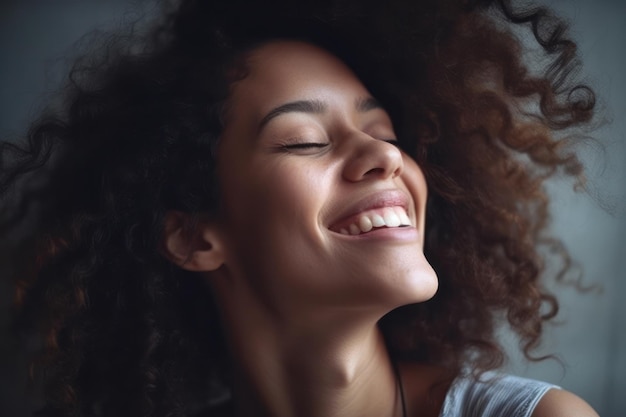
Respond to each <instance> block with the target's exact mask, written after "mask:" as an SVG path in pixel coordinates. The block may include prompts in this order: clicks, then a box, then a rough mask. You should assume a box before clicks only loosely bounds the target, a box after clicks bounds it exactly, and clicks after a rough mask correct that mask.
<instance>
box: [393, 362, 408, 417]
mask: <svg viewBox="0 0 626 417" xmlns="http://www.w3.org/2000/svg"><path fill="white" fill-rule="evenodd" d="M391 364H392V367H393V373H394V375H395V377H396V382H397V384H398V389H399V390H400V403H401V404H402V417H407V415H406V401H405V399H404V387H403V386H402V376H400V370H399V369H398V364H397V363H396V361H391Z"/></svg>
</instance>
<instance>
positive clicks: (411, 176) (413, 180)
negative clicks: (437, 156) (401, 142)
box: [402, 154, 428, 211]
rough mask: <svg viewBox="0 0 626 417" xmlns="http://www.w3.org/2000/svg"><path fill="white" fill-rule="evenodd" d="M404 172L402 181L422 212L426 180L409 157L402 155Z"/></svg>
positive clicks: (424, 202) (424, 204)
mask: <svg viewBox="0 0 626 417" xmlns="http://www.w3.org/2000/svg"><path fill="white" fill-rule="evenodd" d="M403 159H404V172H403V174H402V179H403V180H404V183H405V184H406V186H407V187H408V189H409V192H410V193H411V195H412V196H413V198H414V199H415V205H416V206H417V207H418V208H419V209H420V210H421V211H423V209H424V207H425V206H426V198H427V196H428V188H427V186H426V178H424V173H423V172H422V169H421V168H420V167H419V165H417V163H416V162H415V161H414V160H413V158H411V157H410V156H408V155H406V154H403Z"/></svg>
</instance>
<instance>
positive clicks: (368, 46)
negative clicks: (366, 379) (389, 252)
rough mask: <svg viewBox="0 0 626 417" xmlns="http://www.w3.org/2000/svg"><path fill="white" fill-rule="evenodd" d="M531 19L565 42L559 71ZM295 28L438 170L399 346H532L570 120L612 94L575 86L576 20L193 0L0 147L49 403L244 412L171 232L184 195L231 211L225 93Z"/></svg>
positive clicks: (427, 6)
mask: <svg viewBox="0 0 626 417" xmlns="http://www.w3.org/2000/svg"><path fill="white" fill-rule="evenodd" d="M243 11H245V12H243ZM515 25H519V26H520V27H526V28H530V30H532V33H533V34H534V39H535V40H536V42H537V43H538V44H539V45H540V46H541V48H542V49H543V51H544V52H545V54H546V56H547V57H548V58H549V62H550V63H549V65H548V66H547V67H546V68H545V69H544V71H543V73H533V72H532V71H531V70H530V68H529V66H528V65H527V63H526V62H524V60H523V51H524V49H523V47H522V44H521V42H520V40H518V39H517V38H516V36H515V35H514V33H513V30H512V27H513V26H515ZM285 38H287V39H299V40H304V41H307V42H311V43H314V44H317V45H319V46H321V47H323V48H325V49H327V50H329V51H330V52H331V53H333V54H335V55H337V56H338V57H339V58H340V59H342V60H343V61H344V62H346V64H347V65H349V66H350V67H351V68H352V69H353V70H354V71H355V73H356V74H357V76H358V77H359V78H360V79H361V80H362V81H363V82H364V84H365V85H366V86H367V87H368V89H369V90H370V91H371V92H372V93H373V95H374V96H375V97H377V99H378V100H379V101H381V103H382V104H383V106H384V107H385V108H386V109H387V110H388V111H389V113H390V115H391V117H392V120H393V122H394V126H395V128H396V131H397V132H398V133H399V136H400V142H401V147H402V148H403V149H404V150H405V151H406V152H407V153H409V154H410V155H411V156H412V157H413V158H414V159H415V160H416V161H417V162H418V164H419V165H420V166H421V168H422V169H423V171H424V173H425V176H426V179H427V183H428V187H429V190H430V191H429V201H428V213H427V216H428V217H427V241H426V247H425V251H426V256H427V258H428V259H429V261H430V262H431V264H432V265H433V267H434V268H435V270H436V271H437V274H438V277H439V281H440V286H439V292H438V294H437V295H436V296H435V297H434V298H433V299H432V300H430V301H428V302H424V303H420V304H416V305H410V306H405V307H402V308H399V309H397V310H395V311H393V312H391V313H389V314H388V315H387V316H386V317H384V318H383V319H382V320H381V322H380V327H381V329H382V330H383V333H384V334H385V337H386V339H387V342H388V344H389V349H390V352H391V355H392V357H393V358H395V359H403V360H413V361H420V362H427V363H433V364H438V365H441V366H444V367H447V368H449V369H450V370H452V371H453V372H459V371H460V370H461V367H463V366H466V365H469V367H470V368H471V369H474V370H476V371H478V372H480V371H484V370H488V369H493V368H496V367H498V366H500V365H501V364H502V362H503V359H504V353H503V349H502V348H501V347H500V345H499V344H498V342H497V340H496V337H495V334H494V333H495V330H496V326H497V324H498V321H499V320H500V319H501V318H503V319H506V321H508V323H509V325H510V327H511V328H512V329H513V330H514V331H515V332H516V333H517V334H518V336H519V338H520V343H521V347H522V349H523V351H524V354H525V355H526V357H527V358H529V359H532V358H534V357H533V356H532V352H533V348H534V347H536V346H537V345H538V343H539V341H540V337H541V333H542V326H543V325H544V323H545V322H546V321H547V320H549V319H551V318H552V317H554V315H555V314H556V311H557V306H558V304H557V301H556V299H555V297H554V296H553V295H551V294H549V293H547V292H546V291H545V290H544V289H543V288H542V285H541V282H540V278H541V277H542V272H543V271H544V265H543V258H542V247H557V245H558V243H557V241H555V240H554V239H552V238H551V237H549V236H547V235H546V231H545V229H546V225H547V222H548V217H549V213H548V196H547V195H546V192H545V189H544V181H545V179H546V178H548V177H549V176H551V175H553V174H555V173H558V172H563V173H566V174H568V175H571V176H573V177H574V178H576V179H577V180H578V181H579V182H581V183H582V181H583V177H582V167H581V164H580V163H579V161H578V159H577V158H576V156H575V154H574V153H573V152H572V151H570V150H569V149H570V147H569V146H568V145H569V142H568V140H567V135H559V132H566V131H567V129H570V128H575V127H578V126H581V125H584V124H586V123H589V122H590V120H591V119H592V116H593V109H594V101H595V99H594V94H593V92H592V91H591V90H590V89H589V88H588V87H587V86H585V85H581V84H577V83H576V81H575V80H572V78H573V77H572V71H573V70H575V69H576V68H577V59H576V45H575V44H574V43H573V42H572V41H571V40H569V39H567V37H566V26H565V25H564V24H563V23H562V22H561V21H560V20H559V19H557V18H556V17H554V16H553V15H552V14H551V13H550V12H549V11H548V10H547V9H545V8H531V9H528V8H527V9H525V10H519V9H514V8H513V7H512V6H511V5H510V4H509V2H508V1H506V0H500V1H489V0H473V1H472V0H444V1H441V0H439V1H437V0H422V1H409V0H392V1H389V2H385V3H384V4H383V2H378V1H371V0H368V1H356V0H324V1H320V0H317V1H311V2H291V1H287V0H282V1H281V0H274V1H271V2H253V1H247V0H230V1H228V2H222V1H200V0H196V1H194V0H188V1H182V2H181V3H180V5H179V6H178V7H176V8H175V9H172V10H170V11H169V12H168V13H166V14H165V18H164V20H163V21H161V22H160V23H159V24H158V25H157V26H156V27H155V28H153V29H152V30H151V31H150V32H149V33H148V34H147V35H144V36H139V35H136V36H135V37H133V38H132V39H131V40H129V39H128V38H127V37H123V36H121V37H115V36H111V37H110V38H108V41H107V43H106V44H104V45H103V47H102V48H101V49H100V50H99V54H98V55H96V54H93V55H90V56H88V57H85V58H83V59H81V60H78V61H77V62H76V64H75V66H74V67H73V69H72V71H71V73H70V77H69V83H68V84H67V86H66V87H65V89H64V91H63V98H64V102H63V103H64V104H63V105H62V106H61V107H60V108H56V109H54V110H52V109H51V110H50V111H48V112H47V113H46V114H44V115H43V116H42V117H41V118H40V119H39V120H37V121H36V122H35V123H34V124H33V125H32V127H31V130H30V131H29V133H28V135H27V137H26V140H25V141H24V142H23V143H20V144H15V143H10V142H3V143H2V144H1V148H0V150H1V155H2V156H1V160H0V162H1V164H2V165H1V168H2V169H1V174H0V175H1V177H0V193H1V196H2V211H1V212H0V231H1V236H2V238H1V246H0V248H1V252H0V253H2V268H3V272H4V273H5V274H6V275H7V276H10V277H12V279H15V280H16V283H17V284H16V306H17V308H16V312H17V315H16V328H18V329H20V330H21V331H27V332H36V333H38V334H40V335H41V336H42V340H43V347H42V355H41V356H40V358H39V360H38V362H37V363H38V364H39V365H41V367H43V368H44V369H45V371H46V372H45V375H44V376H45V384H44V386H45V396H46V400H47V405H46V406H45V408H44V409H43V410H41V415H44V416H83V415H84V416H108V415H116V416H126V415H129V416H130V415H133V416H139V415H141V416H144V415H145V416H147V415H163V416H183V415H221V414H222V413H226V412H227V408H226V409H225V408H224V404H225V403H226V404H227V402H224V401H222V400H223V398H224V390H225V389H227V388H228V386H229V369H230V366H229V361H230V358H229V352H228V351H227V349H226V348H225V346H224V341H223V337H222V331H221V329H220V321H219V318H218V313H217V311H216V307H215V305H214V302H213V301H212V300H211V297H212V296H211V294H210V293H209V292H208V291H207V290H206V288H205V286H204V285H203V284H202V282H201V280H200V278H199V277H198V276H196V275H194V274H193V273H191V272H188V271H184V270H182V269H180V268H178V267H176V266H174V265H172V264H170V263H169V262H168V261H167V260H165V259H164V258H163V257H162V256H161V255H160V251H159V248H160V245H161V240H162V233H163V223H164V218H165V215H166V213H167V212H168V211H170V210H181V211H184V212H188V213H191V214H192V215H194V216H195V217H194V218H195V219H196V220H197V221H201V218H202V216H203V215H205V214H206V213H211V212H212V211H214V210H215V209H216V207H217V204H218V201H219V196H220V193H219V190H218V187H217V184H218V181H217V179H216V175H215V172H214V171H215V166H216V163H217V162H216V153H215V149H216V144H217V142H218V140H219V137H220V133H221V131H222V128H223V119H224V114H225V112H226V111H227V105H228V95H229V87H230V85H231V84H232V83H233V82H234V81H235V80H237V79H240V78H242V77H245V76H246V71H247V68H246V62H245V57H246V53H247V52H248V51H251V50H252V49H254V48H255V47H256V46H258V45H260V44H262V43H263V42H267V41H271V40H273V39H285ZM188 229H189V230H188V232H189V233H193V231H194V225H193V224H189V225H188ZM564 256H566V255H564Z"/></svg>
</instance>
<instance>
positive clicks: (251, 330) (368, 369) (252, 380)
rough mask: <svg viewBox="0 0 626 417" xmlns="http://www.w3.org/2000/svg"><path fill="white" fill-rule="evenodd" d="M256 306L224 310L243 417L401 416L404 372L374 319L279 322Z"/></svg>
mask: <svg viewBox="0 0 626 417" xmlns="http://www.w3.org/2000/svg"><path fill="white" fill-rule="evenodd" d="M250 301H251V300H248V302H246V303H245V307H244V305H241V304H240V303H226V304H222V306H221V310H222V319H223V320H224V322H225V326H224V327H225V328H226V329H228V339H229V343H230V345H231V351H232V352H233V362H234V363H235V364H236V367H235V369H234V372H233V377H234V387H233V388H234V396H235V411H236V415H237V416H238V417H247V416H257V417H258V416H272V417H292V416H298V417H317V416H320V417H322V416H323V417H334V416H342V417H350V416H358V417H370V416H371V417H401V416H402V404H401V397H400V392H399V387H398V381H397V375H396V374H395V372H394V368H393V366H392V362H391V360H390V357H389V354H388V352H387V349H386V346H385V343H384V340H383V337H382V334H381V332H380V330H379V329H378V326H377V324H376V322H377V319H376V318H375V317H369V318H367V319H366V315H365V314H341V315H333V316H335V319H334V320H332V319H328V318H327V319H325V320H321V319H319V317H317V320H310V319H307V320H297V321H294V320H276V318H275V317H273V316H272V315H271V314H267V313H266V312H265V311H264V309H263V308H262V307H261V306H260V305H259V304H255V303H254V302H250ZM237 304H239V306H237ZM242 311H245V314H241V312H242ZM337 316H340V317H342V318H341V320H337V319H336V317H337ZM348 316H351V317H350V318H346V317H348ZM356 316H359V317H360V318H359V319H357V318H356ZM304 323H306V324H304Z"/></svg>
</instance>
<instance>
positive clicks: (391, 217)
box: [339, 207, 411, 235]
mask: <svg viewBox="0 0 626 417" xmlns="http://www.w3.org/2000/svg"><path fill="white" fill-rule="evenodd" d="M410 225H411V220H410V219H409V216H408V215H407V214H406V211H405V210H404V208H402V207H385V208H384V209H383V210H382V211H380V210H377V211H371V212H368V213H363V214H361V215H360V216H359V217H358V218H357V219H356V221H355V222H354V223H351V224H350V225H349V226H347V227H343V228H341V229H339V233H341V234H344V235H358V234H361V233H366V232H369V231H370V230H372V229H373V228H375V227H385V226H386V227H398V226H410Z"/></svg>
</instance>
